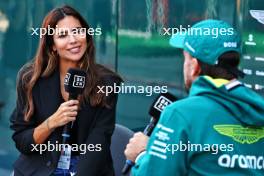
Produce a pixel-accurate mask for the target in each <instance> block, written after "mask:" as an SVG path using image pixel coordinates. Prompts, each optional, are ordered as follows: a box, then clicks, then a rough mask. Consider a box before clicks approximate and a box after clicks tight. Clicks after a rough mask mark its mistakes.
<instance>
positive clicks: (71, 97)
mask: <svg viewBox="0 0 264 176" xmlns="http://www.w3.org/2000/svg"><path fill="white" fill-rule="evenodd" d="M77 98H78V94H72V93H69V98H68V100H76V99H77ZM73 123H74V122H69V123H67V124H66V125H64V127H63V132H62V143H63V144H66V143H67V142H68V141H67V139H68V138H70V131H71V128H72V126H73Z"/></svg>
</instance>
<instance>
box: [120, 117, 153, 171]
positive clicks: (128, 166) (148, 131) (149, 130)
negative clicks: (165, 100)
mask: <svg viewBox="0 0 264 176" xmlns="http://www.w3.org/2000/svg"><path fill="white" fill-rule="evenodd" d="M156 124H157V120H156V118H154V117H151V119H150V122H149V124H148V126H147V127H146V128H145V129H144V132H143V133H144V134H145V135H147V136H150V135H151V133H152V131H153V130H154V128H155V126H156ZM133 165H134V162H133V161H130V160H126V163H125V165H124V167H123V169H122V174H123V175H125V174H127V173H128V171H129V170H130V169H131V167H132V166H133Z"/></svg>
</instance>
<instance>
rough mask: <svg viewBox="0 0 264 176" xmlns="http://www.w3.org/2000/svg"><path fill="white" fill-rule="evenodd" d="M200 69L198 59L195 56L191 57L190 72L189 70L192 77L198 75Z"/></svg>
mask: <svg viewBox="0 0 264 176" xmlns="http://www.w3.org/2000/svg"><path fill="white" fill-rule="evenodd" d="M201 71H202V70H201V67H200V65H199V62H198V60H197V59H196V58H192V72H191V76H192V78H193V79H195V78H196V77H198V76H199V75H200V73H201Z"/></svg>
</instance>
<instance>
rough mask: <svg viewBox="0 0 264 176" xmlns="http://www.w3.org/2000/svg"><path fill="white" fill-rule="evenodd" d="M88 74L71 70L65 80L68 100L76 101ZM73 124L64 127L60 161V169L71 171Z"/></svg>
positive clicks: (74, 69) (83, 87)
mask: <svg viewBox="0 0 264 176" xmlns="http://www.w3.org/2000/svg"><path fill="white" fill-rule="evenodd" d="M85 80H86V72H85V71H83V70H80V69H76V68H70V69H69V70H68V72H67V74H66V76H65V78H64V88H65V91H66V92H68V93H69V97H68V100H76V99H77V98H78V95H79V94H81V93H82V92H83V91H84V89H85V83H86V82H85ZM72 126H73V122H71V123H67V124H66V125H65V126H64V127H63V132H62V144H64V146H63V149H62V151H61V155H60V158H59V161H58V165H57V168H58V169H69V168H70V160H71V146H70V145H69V144H68V143H69V138H70V129H71V128H72Z"/></svg>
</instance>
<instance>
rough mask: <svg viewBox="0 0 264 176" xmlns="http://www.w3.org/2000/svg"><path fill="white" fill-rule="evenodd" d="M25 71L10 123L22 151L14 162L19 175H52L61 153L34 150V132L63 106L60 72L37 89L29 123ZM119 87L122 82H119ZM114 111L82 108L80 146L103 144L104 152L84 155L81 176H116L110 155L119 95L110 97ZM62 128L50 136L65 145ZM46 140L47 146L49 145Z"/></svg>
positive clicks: (78, 121)
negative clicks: (26, 111) (24, 111)
mask: <svg viewBox="0 0 264 176" xmlns="http://www.w3.org/2000/svg"><path fill="white" fill-rule="evenodd" d="M23 70H24V69H23V68H22V70H21V71H20V74H18V80H17V96H18V97H17V104H16V108H15V110H14V111H13V113H12V115H11V118H10V121H11V126H10V127H11V129H13V130H14V134H13V136H12V138H13V140H14V141H15V144H16V148H17V149H18V150H19V151H20V152H21V154H20V156H19V158H18V160H17V161H16V162H15V163H14V171H15V176H16V175H19V176H20V175H25V176H29V175H34V176H46V175H50V174H52V172H53V171H54V170H55V169H56V167H57V163H58V160H59V156H60V152H56V151H52V152H48V151H47V152H45V153H43V154H42V155H40V153H39V152H36V151H32V149H33V147H32V146H31V144H34V140H33V131H34V128H35V127H36V126H38V125H39V124H40V123H42V122H43V121H44V120H45V119H46V118H48V117H49V116H50V115H52V114H53V113H54V112H55V111H56V110H57V109H58V107H59V106H60V104H61V100H62V98H61V97H62V96H61V92H60V77H59V71H56V72H55V73H53V74H52V75H51V76H50V77H48V78H40V79H39V80H38V81H37V83H36V84H35V86H34V88H33V102H34V107H35V109H34V115H33V116H32V117H31V119H30V121H29V122H25V121H24V120H23V118H24V115H23V107H24V105H25V93H24V91H23V89H22V86H21V75H23ZM115 80H117V79H115V78H114V77H113V76H111V77H108V78H105V79H104V83H105V84H107V85H113V83H114V81H115ZM118 84H119V83H118ZM109 101H111V102H112V105H113V106H112V108H110V109H109V108H106V107H91V105H90V104H85V105H84V106H82V108H81V110H80V111H79V112H78V116H77V118H76V121H75V122H74V123H75V124H76V125H77V126H78V128H77V129H76V132H77V134H78V135H77V139H76V141H77V143H78V144H79V145H80V144H94V145H95V144H101V146H102V151H99V152H98V151H97V152H91V151H90V152H89V151H87V152H86V153H85V154H81V155H80V160H79V163H78V171H77V175H85V176H108V175H109V176H112V175H114V173H113V164H112V158H111V153H110V144H111V136H112V133H113V130H114V126H115V109H116V102H117V95H116V94H115V95H112V96H111V98H109ZM62 128H63V127H60V128H57V129H55V130H54V132H53V133H52V134H51V135H50V136H49V138H48V140H47V141H49V142H50V143H53V144H55V142H56V141H59V142H61V138H62V137H61V133H62ZM47 141H46V143H47Z"/></svg>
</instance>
